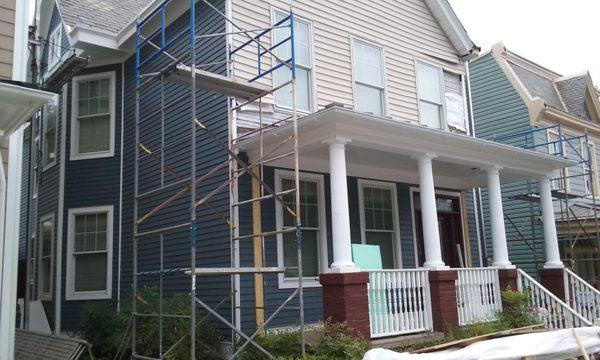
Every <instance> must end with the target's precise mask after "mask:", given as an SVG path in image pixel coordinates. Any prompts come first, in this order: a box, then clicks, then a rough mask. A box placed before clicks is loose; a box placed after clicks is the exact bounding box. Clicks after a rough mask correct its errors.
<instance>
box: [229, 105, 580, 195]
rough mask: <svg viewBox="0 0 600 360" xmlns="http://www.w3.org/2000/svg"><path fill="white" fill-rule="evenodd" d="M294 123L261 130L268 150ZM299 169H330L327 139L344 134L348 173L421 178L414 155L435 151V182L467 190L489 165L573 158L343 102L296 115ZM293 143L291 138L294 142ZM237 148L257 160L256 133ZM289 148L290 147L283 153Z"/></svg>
mask: <svg viewBox="0 0 600 360" xmlns="http://www.w3.org/2000/svg"><path fill="white" fill-rule="evenodd" d="M292 126H293V124H292V123H286V124H285V125H282V126H280V127H276V128H272V129H270V130H267V131H264V132H263V143H264V149H265V153H267V152H269V149H271V148H273V147H274V146H276V145H277V144H278V143H279V142H281V141H282V140H283V139H285V138H287V137H289V136H290V135H291V134H292V132H293V128H292ZM298 134H299V135H298V141H299V148H300V152H299V153H300V156H301V160H300V161H301V162H300V168H301V169H303V170H312V171H323V172H328V169H329V165H328V163H329V157H328V154H329V153H328V151H327V147H328V145H327V141H328V140H330V139H332V138H343V139H347V140H348V141H349V142H348V144H347V150H346V157H347V167H348V170H347V171H348V175H353V176H360V177H368V178H374V179H381V180H390V181H402V182H408V183H415V184H417V183H418V172H417V164H416V160H414V158H413V157H414V156H416V155H419V154H424V153H428V154H433V155H435V156H436V157H435V158H434V160H433V172H434V178H435V181H436V186H443V187H450V188H456V189H467V188H471V187H476V186H485V185H486V173H485V169H486V168H489V167H491V166H500V167H501V168H502V170H501V172H500V174H501V181H502V182H511V181H516V180H522V179H528V178H536V177H539V176H544V175H548V174H549V173H551V172H552V171H554V170H556V169H560V168H564V167H568V166H572V165H574V164H575V162H573V161H570V160H566V159H563V158H558V157H555V156H551V155H547V154H543V153H539V152H534V151H531V150H525V149H521V148H517V147H514V146H511V145H506V144H502V143H498V142H493V141H489V140H484V139H478V138H473V137H470V136H466V135H461V134H453V133H450V132H447V131H443V130H438V129H431V128H427V127H423V126H419V125H415V124H412V123H408V122H401V121H398V120H392V119H388V118H383V117H379V116H373V115H369V114H364V113H360V112H356V111H353V110H349V109H343V108H340V107H331V108H328V109H324V110H321V111H318V112H316V113H313V114H310V115H307V116H305V117H303V118H301V119H299V120H298ZM290 143H291V142H290ZM237 147H238V149H239V150H240V151H245V152H247V153H248V155H249V158H250V160H251V161H253V160H256V159H257V158H258V157H259V156H258V150H259V138H258V136H252V137H250V138H247V139H243V140H241V141H240V142H239V143H238V144H237ZM286 151H289V147H288V148H286V149H282V150H280V152H278V153H276V154H280V153H284V152H286ZM291 161H292V159H289V158H287V159H280V160H277V161H274V162H272V163H270V165H273V166H282V167H289V166H290V165H291Z"/></svg>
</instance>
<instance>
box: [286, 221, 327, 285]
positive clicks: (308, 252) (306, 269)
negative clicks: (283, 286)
mask: <svg viewBox="0 0 600 360" xmlns="http://www.w3.org/2000/svg"><path fill="white" fill-rule="evenodd" d="M283 263H284V266H285V267H286V268H294V269H289V270H286V272H285V276H286V277H298V271H297V270H296V268H297V267H298V253H297V251H296V234H295V233H287V234H285V235H284V237H283ZM302 270H303V274H302V275H303V276H304V277H315V276H317V275H318V274H319V252H318V233H317V231H316V230H303V231H302Z"/></svg>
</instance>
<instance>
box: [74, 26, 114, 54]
mask: <svg viewBox="0 0 600 360" xmlns="http://www.w3.org/2000/svg"><path fill="white" fill-rule="evenodd" d="M69 38H70V39H69V41H70V42H71V46H73V47H76V48H81V47H85V45H88V44H89V45H93V46H100V47H104V48H108V49H114V50H118V49H119V45H118V42H117V36H116V35H115V34H111V33H109V32H105V31H100V30H98V29H94V28H91V27H89V26H87V25H84V24H77V25H75V27H74V28H73V29H72V30H71V32H70V33H69Z"/></svg>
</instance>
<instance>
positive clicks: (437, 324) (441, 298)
mask: <svg viewBox="0 0 600 360" xmlns="http://www.w3.org/2000/svg"><path fill="white" fill-rule="evenodd" d="M457 279H458V271H456V270H429V289H430V294H431V313H432V317H433V330H434V331H440V332H443V333H444V334H448V332H449V328H451V327H453V326H458V308H457V305H456V280H457Z"/></svg>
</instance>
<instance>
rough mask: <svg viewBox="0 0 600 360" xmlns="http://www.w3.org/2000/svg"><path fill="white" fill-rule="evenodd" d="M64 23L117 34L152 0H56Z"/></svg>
mask: <svg viewBox="0 0 600 360" xmlns="http://www.w3.org/2000/svg"><path fill="white" fill-rule="evenodd" d="M56 2H57V4H58V8H59V9H60V13H61V15H62V19H63V21H64V22H65V24H67V25H69V26H71V27H73V26H75V25H76V24H79V23H83V24H85V25H87V26H89V27H91V28H94V29H98V30H103V31H106V32H109V33H113V34H117V33H119V32H120V31H121V30H123V29H124V28H125V27H126V26H127V25H128V24H129V23H131V22H132V21H133V20H134V19H135V18H136V16H138V14H139V13H140V12H141V11H142V10H143V9H144V8H145V7H146V6H148V5H149V4H150V3H151V2H152V0H56Z"/></svg>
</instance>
